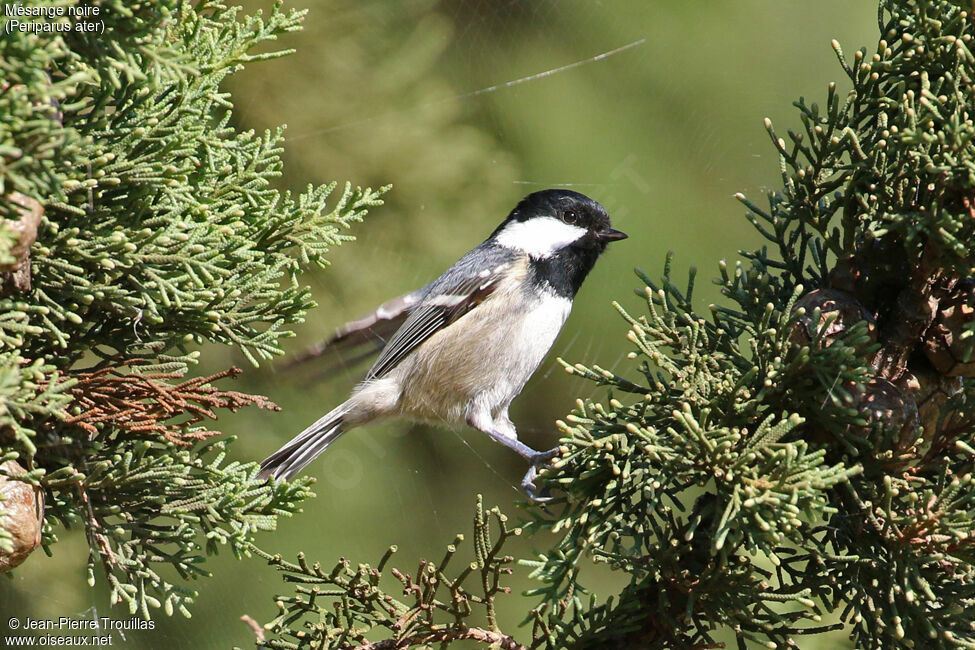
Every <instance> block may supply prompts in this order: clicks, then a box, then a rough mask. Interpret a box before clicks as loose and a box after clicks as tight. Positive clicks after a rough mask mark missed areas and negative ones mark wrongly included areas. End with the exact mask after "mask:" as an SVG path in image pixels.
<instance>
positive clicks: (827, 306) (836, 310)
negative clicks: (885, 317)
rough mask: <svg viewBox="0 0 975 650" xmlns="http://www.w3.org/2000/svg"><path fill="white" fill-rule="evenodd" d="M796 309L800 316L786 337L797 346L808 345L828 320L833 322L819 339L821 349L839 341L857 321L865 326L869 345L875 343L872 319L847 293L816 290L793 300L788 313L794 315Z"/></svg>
mask: <svg viewBox="0 0 975 650" xmlns="http://www.w3.org/2000/svg"><path fill="white" fill-rule="evenodd" d="M817 308H818V309H819V318H818V319H817V318H816V316H815V313H816V309H817ZM800 309H802V310H803V313H802V314H801V315H800V316H799V317H798V319H796V324H795V326H794V328H793V330H792V334H791V335H790V337H789V338H790V339H791V340H792V341H793V342H795V343H798V344H799V345H809V344H810V343H812V341H813V339H815V337H816V334H817V333H818V332H819V331H820V330H821V329H822V328H823V326H824V325H826V322H827V321H828V320H829V319H833V320H832V322H831V323H830V324H829V325H828V326H826V331H825V332H824V336H823V345H824V346H826V347H829V346H830V345H832V344H833V343H834V342H835V341H836V340H837V339H840V338H842V337H843V335H844V334H846V332H847V330H849V328H850V327H852V326H853V325H854V324H855V323H858V322H860V321H866V322H867V328H868V332H869V334H870V342H871V343H873V342H875V341H876V340H877V328H876V325H875V324H874V320H873V316H872V315H871V314H870V312H868V311H867V310H866V309H864V307H863V305H861V304H860V303H859V302H858V301H857V299H856V298H854V297H853V296H851V295H850V294H848V293H844V292H842V291H837V290H836V289H816V290H815V291H810V292H809V293H807V294H806V295H804V296H803V297H802V298H800V299H799V300H797V301H796V303H795V305H794V306H793V308H792V311H793V313H795V312H797V311H799V310H800Z"/></svg>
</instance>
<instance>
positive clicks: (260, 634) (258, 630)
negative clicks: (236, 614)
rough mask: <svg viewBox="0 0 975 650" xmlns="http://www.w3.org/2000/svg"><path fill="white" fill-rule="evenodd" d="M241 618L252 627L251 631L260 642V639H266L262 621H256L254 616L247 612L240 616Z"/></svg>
mask: <svg viewBox="0 0 975 650" xmlns="http://www.w3.org/2000/svg"><path fill="white" fill-rule="evenodd" d="M240 620H241V621H243V622H244V624H245V625H247V627H249V628H250V629H251V632H253V633H254V637H255V638H256V639H257V640H258V641H259V642H260V641H264V628H262V627H261V625H260V623H258V622H257V621H255V620H254V619H253V618H251V617H250V616H248V615H247V614H244V615H243V616H241V617H240Z"/></svg>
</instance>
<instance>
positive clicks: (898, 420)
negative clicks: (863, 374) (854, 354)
mask: <svg viewBox="0 0 975 650" xmlns="http://www.w3.org/2000/svg"><path fill="white" fill-rule="evenodd" d="M854 406H855V408H856V409H857V410H859V411H860V413H861V415H863V418H864V419H865V420H866V421H867V426H866V427H864V429H863V431H862V435H863V436H864V437H865V438H867V439H869V440H870V441H871V442H872V448H873V449H874V450H875V451H876V452H877V455H878V456H888V457H889V458H890V459H891V460H906V458H905V455H908V454H910V455H911V456H912V457H913V456H914V455H915V454H916V452H917V446H918V444H919V443H920V442H921V437H920V424H921V422H920V418H919V417H918V407H917V403H916V402H915V401H914V399H913V397H912V396H911V395H909V394H906V393H905V392H903V391H901V390H900V389H899V388H898V387H897V386H895V385H894V384H893V383H892V382H890V381H888V380H886V379H881V378H876V379H872V380H870V382H868V383H867V384H866V385H864V387H863V391H862V392H861V393H860V394H859V395H858V396H857V397H856V398H855V400H854Z"/></svg>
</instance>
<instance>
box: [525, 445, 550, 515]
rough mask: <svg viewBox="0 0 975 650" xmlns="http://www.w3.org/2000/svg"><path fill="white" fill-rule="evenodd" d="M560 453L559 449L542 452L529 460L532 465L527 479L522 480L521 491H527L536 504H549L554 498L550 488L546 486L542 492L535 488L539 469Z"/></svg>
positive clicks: (526, 476) (527, 473)
mask: <svg viewBox="0 0 975 650" xmlns="http://www.w3.org/2000/svg"><path fill="white" fill-rule="evenodd" d="M558 453H559V449H558V447H556V448H555V449H549V450H548V451H540V452H538V453H537V454H535V455H534V456H532V457H531V458H530V459H529V462H530V463H531V465H530V466H529V467H528V471H527V472H525V477H524V478H523V479H521V489H522V490H524V491H525V494H527V495H528V498H529V499H531V500H532V501H534V502H535V503H548V502H549V501H551V500H552V499H553V498H554V497H553V496H551V493H550V491H549V488H548V486H544V487H543V488H542V489H541V491H538V489H537V488H536V487H535V478H536V477H537V476H538V468H539V467H541V466H543V465H545V464H546V463H548V461H550V460H552V459H553V458H555V456H557V455H558Z"/></svg>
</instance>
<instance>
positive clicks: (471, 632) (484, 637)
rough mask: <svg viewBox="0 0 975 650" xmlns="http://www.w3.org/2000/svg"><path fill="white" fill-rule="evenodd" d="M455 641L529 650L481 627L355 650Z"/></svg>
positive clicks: (396, 648) (387, 649) (389, 649)
mask: <svg viewBox="0 0 975 650" xmlns="http://www.w3.org/2000/svg"><path fill="white" fill-rule="evenodd" d="M454 641H476V642H479V643H486V644H489V645H491V646H492V647H495V648H499V649H500V650H527V647H526V646H524V645H522V644H520V643H518V642H517V641H515V640H514V639H513V638H511V637H510V636H508V635H506V634H503V633H501V632H492V631H491V630H485V629H484V628H480V627H466V628H461V629H457V628H452V627H450V628H443V629H437V630H431V631H429V632H425V633H423V634H418V635H416V636H412V637H404V638H401V639H385V640H383V641H376V642H374V643H363V644H362V645H358V646H356V649H355V650H402V649H403V648H410V647H413V646H417V645H421V646H422V645H432V644H435V643H441V644H444V643H453V642H454Z"/></svg>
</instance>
